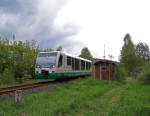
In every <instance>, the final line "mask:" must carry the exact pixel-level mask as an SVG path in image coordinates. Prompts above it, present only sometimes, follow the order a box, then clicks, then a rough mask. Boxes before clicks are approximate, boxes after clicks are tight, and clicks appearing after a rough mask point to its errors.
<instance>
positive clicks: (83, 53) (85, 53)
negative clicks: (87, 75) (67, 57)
mask: <svg viewBox="0 0 150 116" xmlns="http://www.w3.org/2000/svg"><path fill="white" fill-rule="evenodd" d="M79 57H82V58H85V59H88V60H93V56H92V55H91V52H90V51H89V49H88V48H87V47H84V48H83V49H82V50H81V54H80V55H79Z"/></svg>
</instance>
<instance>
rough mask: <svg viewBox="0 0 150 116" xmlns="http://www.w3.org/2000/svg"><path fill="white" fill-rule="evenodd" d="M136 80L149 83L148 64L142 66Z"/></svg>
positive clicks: (149, 72) (149, 68)
mask: <svg viewBox="0 0 150 116" xmlns="http://www.w3.org/2000/svg"><path fill="white" fill-rule="evenodd" d="M138 80H139V81H140V82H142V83H144V84H150V66H149V65H145V66H143V67H142V69H141V71H140V74H139V76H138Z"/></svg>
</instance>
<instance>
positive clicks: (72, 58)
mask: <svg viewBox="0 0 150 116" xmlns="http://www.w3.org/2000/svg"><path fill="white" fill-rule="evenodd" d="M74 69H75V67H74V58H72V70H74Z"/></svg>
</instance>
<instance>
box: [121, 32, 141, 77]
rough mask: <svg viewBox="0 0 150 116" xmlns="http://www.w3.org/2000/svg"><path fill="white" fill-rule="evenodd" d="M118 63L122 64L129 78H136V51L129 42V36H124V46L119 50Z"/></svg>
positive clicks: (130, 41)
mask: <svg viewBox="0 0 150 116" xmlns="http://www.w3.org/2000/svg"><path fill="white" fill-rule="evenodd" d="M120 62H121V63H122V64H124V66H125V69H126V70H127V72H128V74H129V76H136V74H137V70H138V69H137V67H138V65H139V64H138V57H137V55H136V49H135V46H134V43H133V42H132V40H131V36H130V34H126V35H125V37H124V45H123V47H122V50H121V58H120Z"/></svg>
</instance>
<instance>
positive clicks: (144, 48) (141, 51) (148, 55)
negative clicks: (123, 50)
mask: <svg viewBox="0 0 150 116" xmlns="http://www.w3.org/2000/svg"><path fill="white" fill-rule="evenodd" d="M136 52H137V55H139V57H140V58H142V59H143V60H149V59H150V50H149V47H148V45H147V44H146V43H142V42H139V43H138V44H137V45H136Z"/></svg>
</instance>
